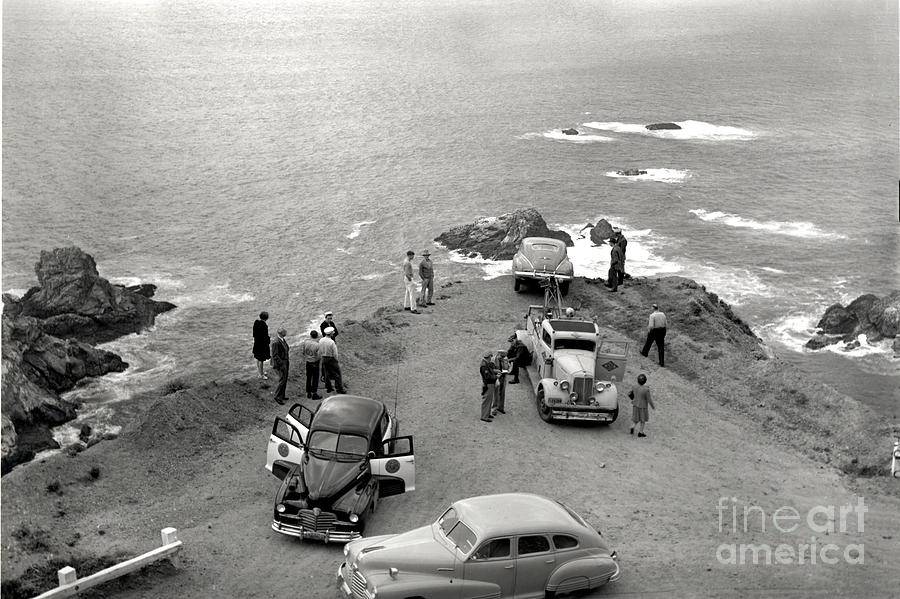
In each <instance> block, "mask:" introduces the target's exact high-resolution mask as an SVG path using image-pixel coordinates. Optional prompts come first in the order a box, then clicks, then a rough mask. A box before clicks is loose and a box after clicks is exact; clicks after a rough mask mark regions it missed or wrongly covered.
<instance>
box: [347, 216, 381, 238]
mask: <svg viewBox="0 0 900 599" xmlns="http://www.w3.org/2000/svg"><path fill="white" fill-rule="evenodd" d="M376 222H378V221H376V220H363V221H360V222H358V223H353V230H351V231H350V232H349V233H347V235H346V237H347V239H356V238H357V237H359V235H360V233H362V228H363V227H365V226H366V225H374V224H375V223H376Z"/></svg>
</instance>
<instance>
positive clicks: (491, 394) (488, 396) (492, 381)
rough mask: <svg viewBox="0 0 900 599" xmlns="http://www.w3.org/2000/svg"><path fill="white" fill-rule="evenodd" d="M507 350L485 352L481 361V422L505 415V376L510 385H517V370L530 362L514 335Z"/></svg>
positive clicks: (524, 349) (523, 346)
mask: <svg viewBox="0 0 900 599" xmlns="http://www.w3.org/2000/svg"><path fill="white" fill-rule="evenodd" d="M508 341H509V342H510V345H509V348H508V349H498V350H496V351H487V352H485V353H484V356H482V359H481V367H480V372H481V420H483V421H484V422H493V421H494V417H495V416H496V415H497V414H506V385H507V380H506V376H507V375H510V376H512V380H511V381H509V382H508V384H510V385H516V384H518V383H519V368H524V367H525V366H526V365H527V364H528V362H529V361H530V356H529V352H528V348H527V347H525V344H524V343H522V342H521V341H520V340H519V339H518V337H516V335H515V334H513V335H512V336H511V337H510V338H509V339H508Z"/></svg>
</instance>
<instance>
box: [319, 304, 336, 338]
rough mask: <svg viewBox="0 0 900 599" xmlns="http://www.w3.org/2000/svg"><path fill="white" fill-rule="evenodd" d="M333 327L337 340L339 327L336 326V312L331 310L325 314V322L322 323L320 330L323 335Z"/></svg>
mask: <svg viewBox="0 0 900 599" xmlns="http://www.w3.org/2000/svg"><path fill="white" fill-rule="evenodd" d="M328 327H331V328H333V329H334V337H333V338H334V339H337V336H338V328H337V325H336V324H334V312H331V311H330V310H329V311H328V312H326V313H325V320H323V321H322V324H320V325H319V330H320V331H322V334H323V335H324V334H325V329H327V328H328Z"/></svg>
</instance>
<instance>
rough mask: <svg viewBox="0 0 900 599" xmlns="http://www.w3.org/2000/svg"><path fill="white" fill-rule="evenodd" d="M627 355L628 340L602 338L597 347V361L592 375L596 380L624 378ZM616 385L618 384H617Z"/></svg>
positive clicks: (619, 380)
mask: <svg viewBox="0 0 900 599" xmlns="http://www.w3.org/2000/svg"><path fill="white" fill-rule="evenodd" d="M627 355H628V341H608V340H606V339H603V340H601V341H600V346H599V347H598V348H597V363H596V366H595V368H594V377H595V378H596V379H597V380H598V381H613V380H614V381H616V382H619V383H621V382H622V381H624V380H625V357H626V356H627ZM617 386H618V385H617Z"/></svg>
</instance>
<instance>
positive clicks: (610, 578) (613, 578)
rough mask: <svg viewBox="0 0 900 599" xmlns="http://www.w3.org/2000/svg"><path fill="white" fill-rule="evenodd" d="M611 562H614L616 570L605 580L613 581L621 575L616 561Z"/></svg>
mask: <svg viewBox="0 0 900 599" xmlns="http://www.w3.org/2000/svg"><path fill="white" fill-rule="evenodd" d="M613 563H614V564H616V571H615V572H613V575H612V576H610V577H609V580H607V582H615V581H617V580H619V578H621V577H622V572H621V571H620V570H619V563H618V562H613Z"/></svg>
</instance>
